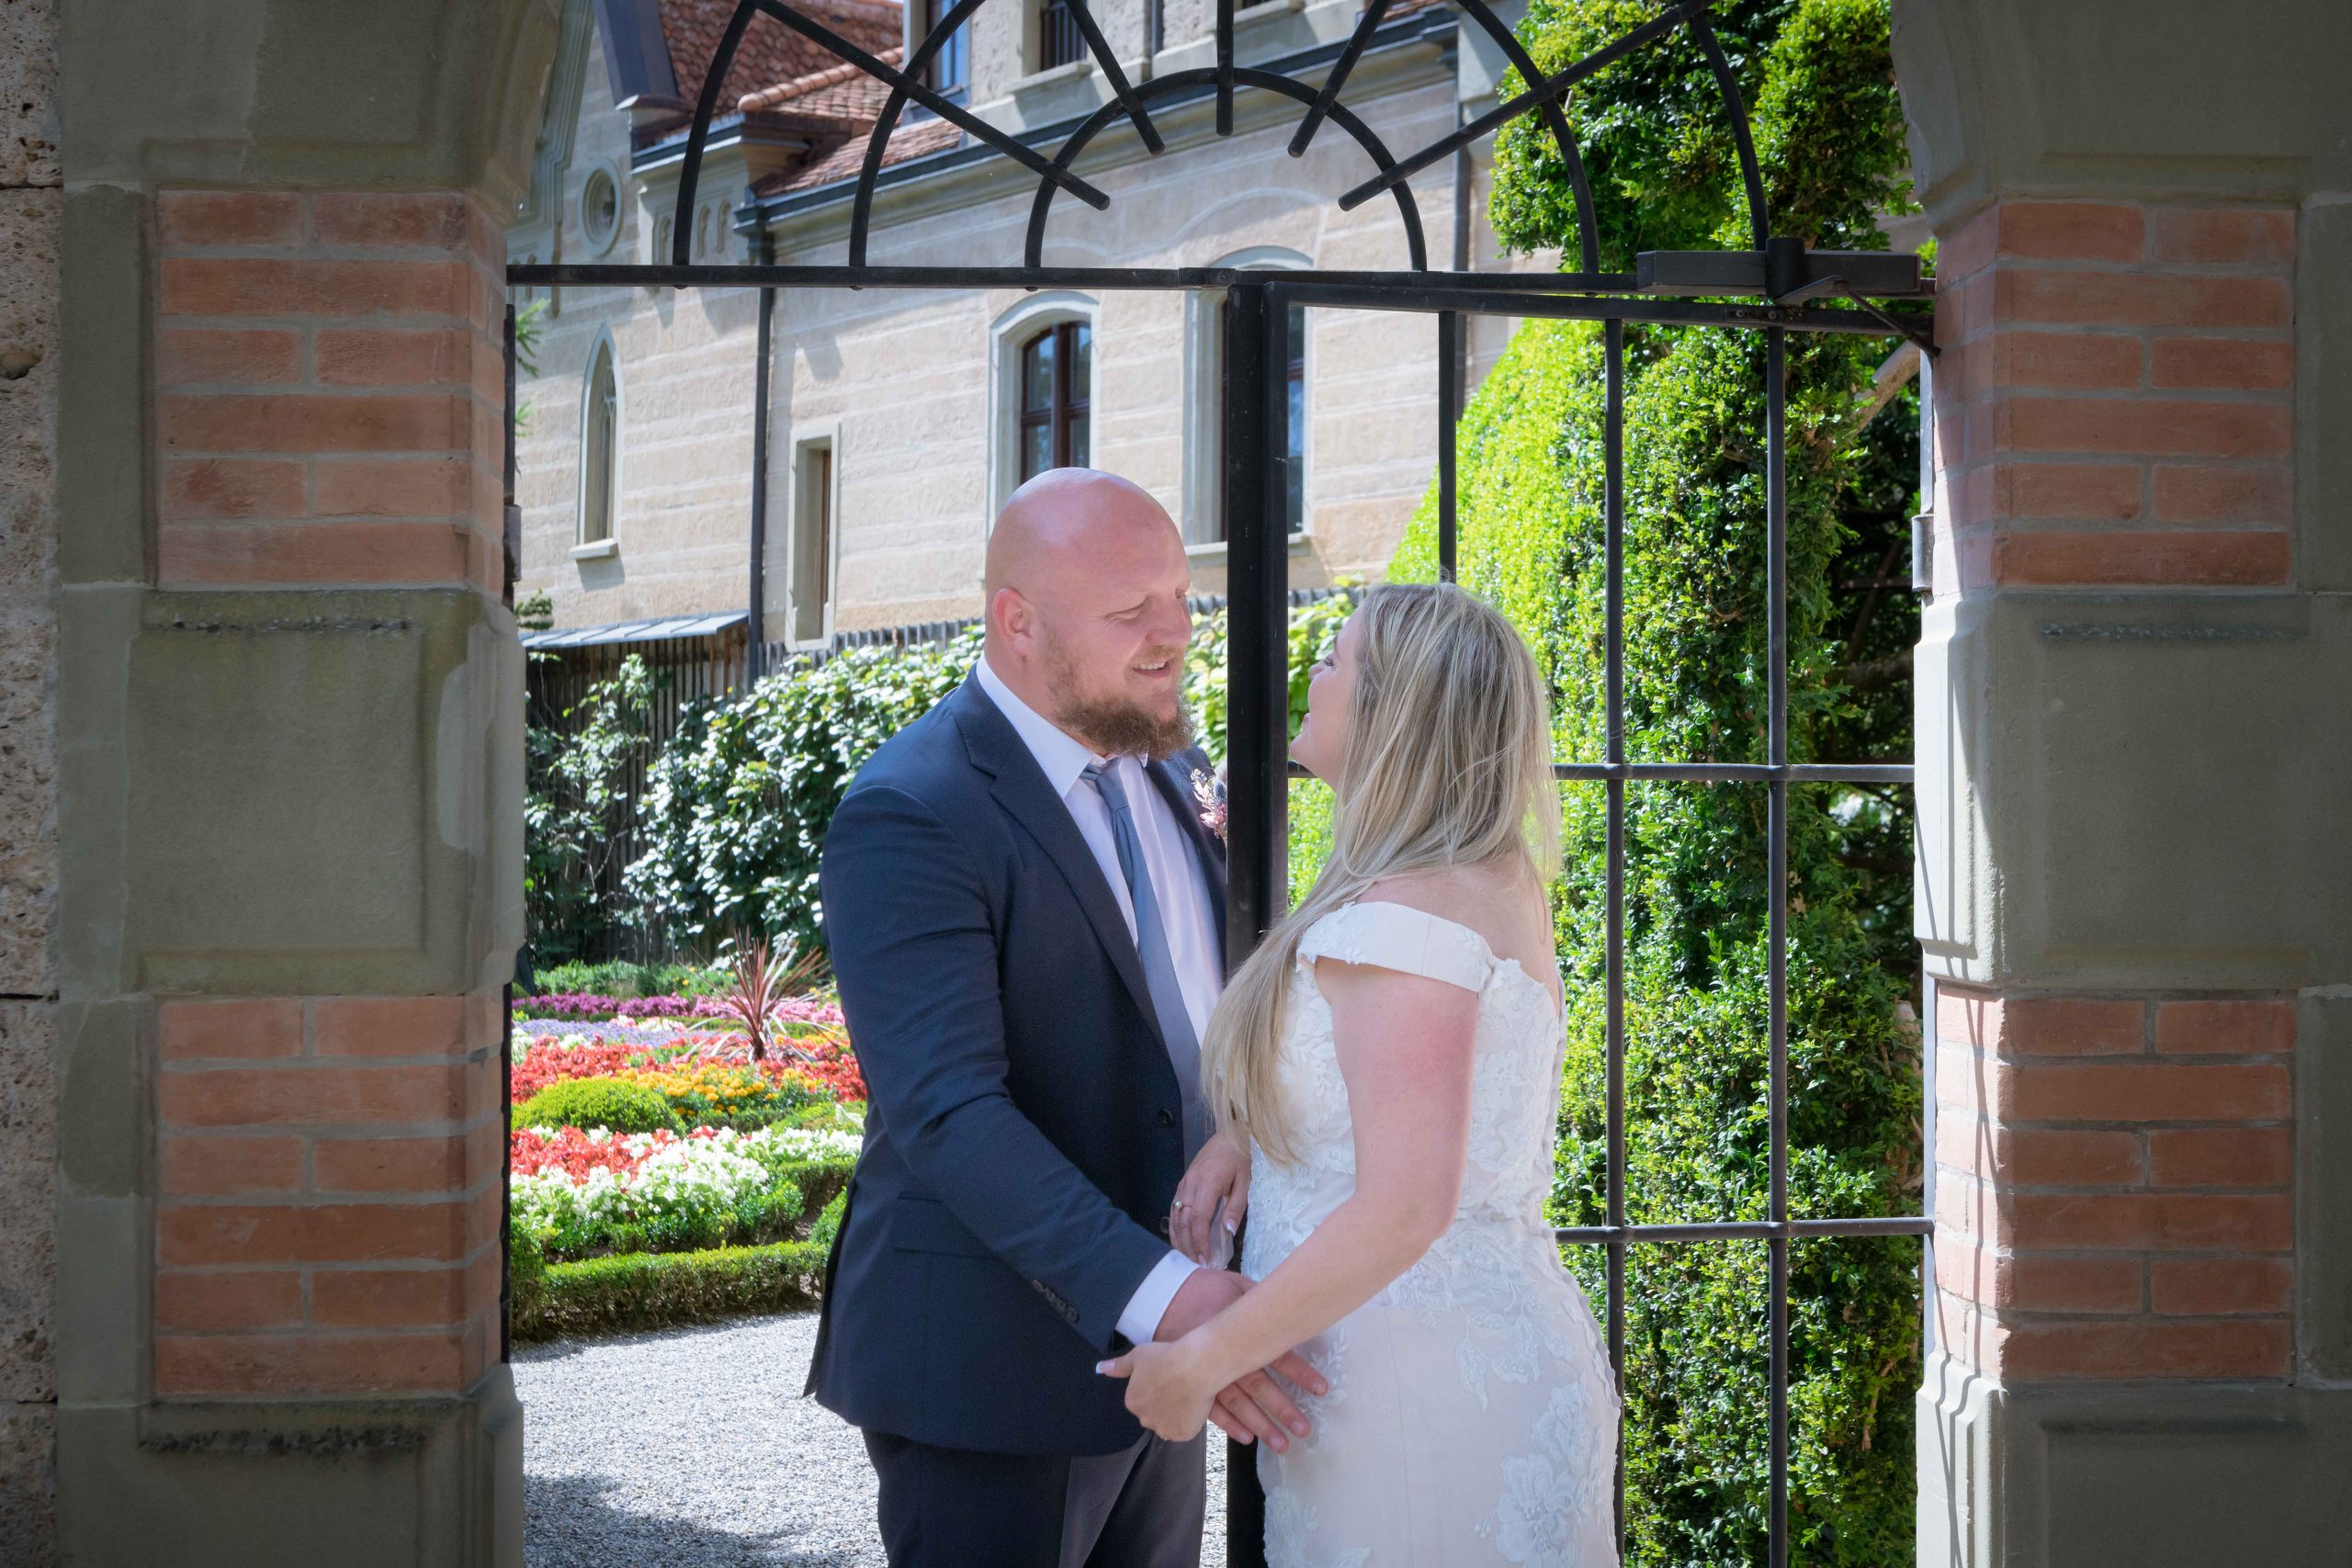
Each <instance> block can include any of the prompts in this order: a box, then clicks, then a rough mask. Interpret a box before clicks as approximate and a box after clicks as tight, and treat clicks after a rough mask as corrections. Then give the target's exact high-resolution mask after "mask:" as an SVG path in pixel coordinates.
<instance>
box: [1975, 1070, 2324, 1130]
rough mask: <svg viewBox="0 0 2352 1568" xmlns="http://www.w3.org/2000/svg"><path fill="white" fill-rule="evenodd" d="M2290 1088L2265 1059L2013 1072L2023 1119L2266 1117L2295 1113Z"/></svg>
mask: <svg viewBox="0 0 2352 1568" xmlns="http://www.w3.org/2000/svg"><path fill="white" fill-rule="evenodd" d="M2293 1106H2294V1087H2293V1082H2292V1080H2291V1079H2290V1077H2288V1073H2287V1069H2286V1068H2285V1067H2283V1066H2274V1065H2269V1064H2259V1065H2252V1064H2250V1065H2246V1066H2237V1065H2234V1064H2233V1065H2231V1066H2177V1065H2175V1064H2173V1063H2169V1062H2165V1063H2140V1062H2109V1063H2101V1064H2099V1065H2098V1066H2025V1067H2019V1068H2018V1070H2017V1099H2016V1108H2017V1116H2018V1120H2019V1121H2024V1122H2221V1121H2267V1120H2270V1119H2273V1118H2277V1117H2283V1116H2287V1115H2290V1114H2292V1111H2293Z"/></svg>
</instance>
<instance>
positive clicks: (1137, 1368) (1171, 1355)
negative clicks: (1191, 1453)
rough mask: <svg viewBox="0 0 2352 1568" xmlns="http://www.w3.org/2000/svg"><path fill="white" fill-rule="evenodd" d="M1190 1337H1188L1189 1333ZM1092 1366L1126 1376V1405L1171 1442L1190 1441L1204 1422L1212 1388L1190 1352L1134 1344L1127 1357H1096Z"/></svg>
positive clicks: (1175, 1346) (1174, 1347) (1182, 1346)
mask: <svg viewBox="0 0 2352 1568" xmlns="http://www.w3.org/2000/svg"><path fill="white" fill-rule="evenodd" d="M1188 1337H1189V1336H1188ZM1094 1370H1095V1371H1098V1372H1101V1373H1103V1375H1104V1376H1106V1377H1114V1378H1125V1379H1126V1380H1127V1409H1128V1410H1129V1411H1130V1412H1132V1413H1133V1414H1134V1416H1135V1417H1136V1420H1138V1421H1141V1422H1142V1423H1143V1424H1144V1426H1145V1427H1148V1429H1150V1430H1151V1431H1152V1432H1154V1433H1156V1434H1158V1435H1159V1436H1160V1437H1162V1438H1167V1439H1168V1440H1169V1441H1170V1442H1171V1443H1183V1442H1190V1441H1191V1440H1192V1439H1193V1438H1197V1437H1199V1436H1200V1435H1201V1428H1202V1427H1204V1426H1206V1425H1207V1424H1208V1418H1209V1405H1210V1404H1211V1403H1212V1402H1213V1401H1214V1400H1215V1399H1216V1393H1217V1391H1216V1388H1215V1387H1213V1386H1211V1385H1209V1384H1208V1383H1206V1382H1203V1381H1202V1374H1201V1372H1200V1371H1199V1370H1198V1368H1197V1365H1196V1361H1195V1358H1194V1355H1193V1351H1192V1350H1191V1349H1190V1348H1187V1347H1186V1345H1185V1344H1184V1342H1183V1341H1182V1340H1181V1339H1180V1340H1178V1341H1177V1342H1176V1343H1175V1344H1173V1345H1157V1344H1155V1345H1137V1346H1136V1347H1135V1348H1133V1349H1131V1350H1129V1351H1128V1352H1127V1353H1126V1354H1125V1355H1124V1356H1119V1357H1114V1359H1111V1360H1108V1361H1098V1362H1096V1363H1095V1366H1094Z"/></svg>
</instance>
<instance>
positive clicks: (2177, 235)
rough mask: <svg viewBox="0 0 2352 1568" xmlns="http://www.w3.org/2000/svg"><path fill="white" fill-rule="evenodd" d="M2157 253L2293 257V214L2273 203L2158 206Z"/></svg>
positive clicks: (2198, 257) (2202, 257)
mask: <svg viewBox="0 0 2352 1568" xmlns="http://www.w3.org/2000/svg"><path fill="white" fill-rule="evenodd" d="M2154 218H2155V231H2156V258H2157V259H2158V260H2159V261H2169V262H2252V263H2257V264H2259V263H2271V264H2278V263H2284V262H2290V261H2293V260H2294V259H2295V215H2294V214H2293V213H2292V212H2290V211H2285V210H2282V209H2276V208H2246V207H2159V208H2156V209H2154Z"/></svg>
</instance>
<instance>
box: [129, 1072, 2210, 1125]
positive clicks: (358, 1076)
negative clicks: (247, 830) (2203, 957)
mask: <svg viewBox="0 0 2352 1568" xmlns="http://www.w3.org/2000/svg"><path fill="white" fill-rule="evenodd" d="M2199 1070H2210V1069H2199ZM466 1077H467V1071H466V1068H465V1066H463V1065H461V1064H457V1063H451V1064H448V1065H446V1066H388V1067H378V1066H311V1065H310V1064H308V1063H304V1064H300V1065H296V1066H284V1067H217V1068H213V1069H210V1070H209V1071H204V1072H183V1073H166V1074H164V1078H163V1084H162V1088H161V1090H160V1092H159V1098H160V1100H161V1104H162V1111H163V1117H164V1122H165V1124H166V1125H169V1126H179V1127H268V1126H288V1125H302V1124H308V1123H313V1122H327V1123H354V1122H362V1123H364V1122H455V1121H458V1120H460V1119H462V1118H463V1117H464V1115H465V1101H466V1089H467V1084H466Z"/></svg>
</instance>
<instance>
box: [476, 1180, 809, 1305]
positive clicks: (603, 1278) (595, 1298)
mask: <svg viewBox="0 0 2352 1568" xmlns="http://www.w3.org/2000/svg"><path fill="white" fill-rule="evenodd" d="M800 1169H802V1170H804V1171H806V1172H808V1173H809V1185H808V1190H809V1192H810V1193H811V1195H812V1196H813V1195H814V1194H815V1193H816V1192H817V1191H818V1190H820V1188H819V1183H820V1182H821V1181H826V1180H830V1181H831V1196H830V1197H829V1198H827V1199H826V1201H825V1207H824V1211H823V1212H822V1213H820V1214H819V1216H818V1217H817V1222H816V1224H814V1225H813V1226H811V1227H810V1229H809V1235H807V1236H805V1237H803V1238H801V1239H799V1240H797V1241H780V1242H773V1243H769V1244H767V1245H765V1246H758V1247H711V1248H707V1249H705V1250H702V1251H695V1252H634V1253H626V1254H616V1255H615V1256H612V1257H608V1258H582V1259H580V1260H579V1261H576V1262H571V1263H549V1262H548V1261H547V1259H546V1253H545V1249H544V1247H543V1245H542V1243H541V1241H540V1238H538V1237H537V1236H535V1235H531V1234H529V1233H528V1232H527V1231H522V1230H517V1231H516V1232H515V1235H514V1236H513V1238H512V1242H511V1245H510V1247H509V1258H510V1264H509V1271H508V1279H509V1281H510V1289H511V1291H512V1292H513V1309H514V1314H513V1324H514V1327H513V1334H514V1337H515V1338H516V1339H517V1340H523V1341H530V1340H539V1339H552V1338H554V1337H558V1336H560V1335H592V1334H615V1333H621V1332H624V1331H628V1330H632V1329H646V1328H666V1327H670V1326H673V1325H679V1324H689V1323H708V1322H711V1321H713V1320H714V1319H718V1318H722V1317H729V1316H734V1315H736V1314H743V1313H773V1312H789V1311H794V1310H797V1309H799V1308H804V1307H808V1306H811V1305H813V1304H815V1303H816V1301H817V1298H818V1296H819V1294H820V1292H821V1290H822V1288H823V1283H824V1273H825V1258H826V1255H827V1254H828V1253H829V1252H830V1251H831V1248H832V1245H833V1236H834V1235H835V1233H836V1232H838V1231H839V1230H840V1228H841V1222H842V1206H843V1204H844V1202H845V1201H846V1199H847V1194H846V1192H844V1191H843V1190H842V1188H844V1187H845V1186H846V1184H847V1181H848V1176H849V1170H850V1167H849V1165H848V1164H847V1163H842V1164H840V1165H837V1166H815V1165H811V1166H804V1167H801V1168H800Z"/></svg>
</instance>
